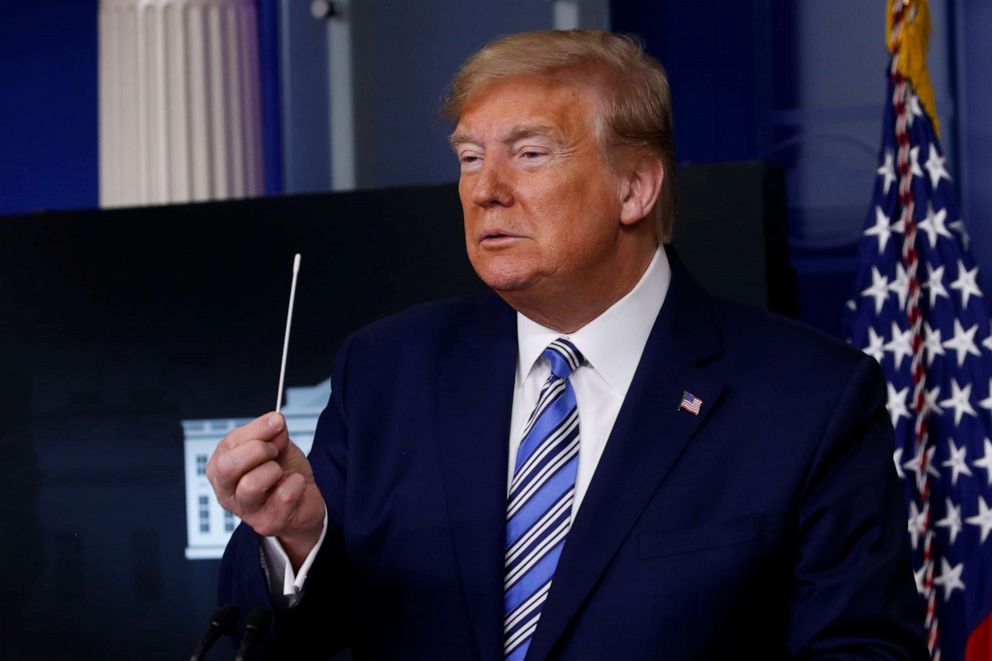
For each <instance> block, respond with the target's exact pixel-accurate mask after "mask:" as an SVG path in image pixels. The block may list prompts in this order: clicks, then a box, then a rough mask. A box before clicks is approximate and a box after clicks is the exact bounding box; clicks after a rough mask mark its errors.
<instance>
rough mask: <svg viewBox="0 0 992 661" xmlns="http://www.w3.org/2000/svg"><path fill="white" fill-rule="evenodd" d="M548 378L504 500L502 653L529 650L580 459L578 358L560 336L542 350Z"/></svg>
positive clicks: (519, 655) (516, 655) (567, 520)
mask: <svg viewBox="0 0 992 661" xmlns="http://www.w3.org/2000/svg"><path fill="white" fill-rule="evenodd" d="M543 355H544V357H545V358H547V359H548V361H549V362H550V363H551V376H549V377H548V380H547V382H546V383H545V384H544V387H543V388H542V389H541V394H540V396H539V397H538V398H537V406H536V407H534V412H533V413H531V415H530V418H529V419H528V420H527V425H526V426H525V427H524V433H523V440H522V441H521V442H520V447H519V449H518V450H517V460H516V463H515V465H514V469H513V479H512V481H511V482H510V494H509V496H508V497H507V503H506V555H505V556H504V565H505V568H506V574H505V578H504V583H503V654H504V656H505V657H506V659H508V660H512V661H519V660H520V659H523V658H524V656H526V654H527V648H528V647H530V641H531V638H532V637H533V635H534V631H535V630H536V629H537V621H538V619H540V617H541V609H542V608H543V607H544V602H545V601H547V599H548V591H549V590H550V589H551V579H552V577H553V576H554V573H555V566H556V565H557V564H558V557H559V556H560V555H561V551H562V548H564V546H565V536H566V535H567V534H568V529H569V527H570V526H571V523H572V500H573V498H574V496H575V473H576V469H577V468H578V465H579V413H578V409H577V408H576V405H575V392H574V391H573V390H572V384H571V383H569V381H568V377H569V376H570V375H571V374H572V372H573V371H574V370H575V369H576V368H577V367H578V366H579V365H581V364H582V362H583V358H582V354H581V353H579V350H578V349H576V348H575V346H574V345H573V344H572V343H571V342H569V341H568V340H566V339H563V338H559V339H557V340H555V341H554V342H552V343H551V344H549V345H548V348H547V349H545V350H544V354H543Z"/></svg>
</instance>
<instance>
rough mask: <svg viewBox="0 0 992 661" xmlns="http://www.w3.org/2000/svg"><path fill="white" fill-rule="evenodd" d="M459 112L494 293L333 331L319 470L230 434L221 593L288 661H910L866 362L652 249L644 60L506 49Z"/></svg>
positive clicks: (657, 153)
mask: <svg viewBox="0 0 992 661" xmlns="http://www.w3.org/2000/svg"><path fill="white" fill-rule="evenodd" d="M447 110H448V112H449V114H450V115H451V116H452V118H453V119H454V121H455V122H456V124H457V125H456V127H455V130H454V132H453V134H452V136H451V142H452V146H453V148H454V150H455V153H456V155H457V156H458V159H459V162H460V167H461V175H460V180H459V194H460V196H461V201H462V206H463V210H464V220H465V239H466V246H467V250H468V254H469V258H470V260H471V262H472V265H473V267H474V268H475V270H476V271H477V272H478V274H479V276H480V277H481V278H482V279H483V280H484V281H485V282H486V284H487V285H489V286H490V287H491V288H492V289H493V290H494V292H495V294H496V295H489V296H483V297H476V298H469V299H464V300H459V301H454V302H446V303H437V304H432V305H426V306H422V307H419V308H416V309H413V310H410V311H408V312H406V313H403V314H400V315H398V316H396V317H393V318H390V319H387V320H384V321H382V322H379V323H377V324H374V325H373V326H371V327H369V328H366V329H365V330H363V331H361V332H359V333H357V334H356V335H354V336H353V337H352V338H350V339H349V340H348V341H347V342H346V343H345V345H344V346H343V348H342V349H341V352H340V354H339V357H338V360H337V362H336V366H335V370H334V374H333V380H332V383H333V384H334V394H333V396H332V400H331V402H330V404H329V405H328V407H327V409H326V410H325V411H324V413H323V414H322V416H321V419H320V422H319V425H318V430H317V435H316V438H315V441H314V446H313V450H312V452H311V455H310V457H309V462H308V461H307V459H306V458H304V457H303V455H302V454H301V453H300V452H299V450H297V449H296V448H295V446H293V445H292V443H291V442H290V440H289V439H288V437H287V435H286V432H285V423H284V422H283V420H282V419H281V417H280V416H278V415H277V414H269V415H266V416H263V417H261V418H259V419H257V420H256V421H254V422H252V423H249V424H248V425H246V426H245V427H242V428H240V429H237V430H235V431H233V432H231V434H229V435H228V437H226V438H225V439H224V440H223V441H222V442H221V444H220V445H219V446H218V449H217V452H216V453H215V454H214V456H213V457H212V458H211V461H210V464H209V466H208V476H209V477H210V479H211V482H212V483H213V485H214V487H215V490H216V492H217V495H218V498H219V500H220V502H221V504H222V505H223V506H224V507H225V508H227V509H229V510H231V511H233V512H234V513H235V514H237V515H238V516H240V517H241V518H242V519H243V520H244V522H245V524H247V525H242V526H241V527H240V528H239V529H238V531H237V532H236V533H235V537H234V539H233V540H232V543H231V545H230V546H229V547H228V551H227V553H226V555H225V561H224V566H223V575H222V599H223V600H225V601H235V602H237V603H240V604H241V605H242V606H243V607H245V608H247V607H249V606H250V605H251V604H254V603H263V604H269V603H271V604H272V605H273V606H274V607H275V610H276V612H277V617H276V623H275V628H274V640H273V645H274V649H276V650H278V652H277V653H278V654H280V655H282V656H285V657H286V658H296V657H305V656H317V657H320V656H329V655H330V654H332V653H333V652H334V651H335V650H337V649H340V648H343V647H346V646H351V647H353V649H354V650H355V655H356V656H357V657H360V658H431V659H442V658H443V659H449V658H450V659H472V658H481V659H497V658H503V657H505V658H509V659H521V658H523V657H524V656H526V658H527V659H544V658H562V659H585V658H590V659H598V658H621V659H656V658H671V659H683V658H730V657H731V655H736V656H739V655H740V654H742V653H744V654H746V653H747V652H751V651H754V652H756V653H758V654H759V655H760V656H761V658H782V657H790V658H799V657H802V658H806V657H817V658H820V657H822V658H828V657H829V658H872V659H877V658H886V659H890V658H891V659H904V658H925V657H926V652H925V648H924V647H923V646H922V643H921V642H920V641H921V635H922V617H921V614H920V612H919V610H918V608H917V606H918V604H917V601H916V597H915V593H914V590H913V582H912V576H911V572H910V565H909V554H908V549H907V544H906V540H905V519H904V518H903V516H904V514H903V506H902V502H901V493H900V491H899V487H898V485H897V482H896V477H895V474H894V472H893V468H892V464H891V455H890V453H891V429H890V428H889V423H888V417H887V415H886V413H885V410H884V407H883V403H884V399H885V398H884V388H883V382H882V379H881V376H880V374H879V371H878V369H877V365H875V363H874V362H872V361H871V360H870V359H869V358H867V357H865V356H863V355H861V354H860V353H858V352H856V351H854V350H852V349H850V348H848V347H846V346H844V345H842V344H840V343H838V342H835V341H832V340H829V339H827V338H824V337H822V336H820V335H818V334H816V333H814V332H811V331H809V330H806V329H804V328H801V327H799V326H798V325H796V324H794V323H791V322H789V321H786V320H783V319H778V318H774V317H772V316H770V315H767V314H765V313H762V312H758V311H754V310H749V309H746V308H742V307H739V306H735V305H731V304H727V303H721V302H717V301H714V300H711V299H710V298H708V297H707V296H706V294H705V293H703V292H702V291H701V290H699V289H698V287H697V286H696V285H695V284H694V283H693V282H692V280H691V278H690V277H689V275H688V274H687V273H686V272H685V270H684V269H683V268H682V267H681V266H680V265H679V263H678V260H677V258H675V257H674V254H673V253H671V252H669V251H666V250H665V249H663V248H660V247H659V245H660V243H664V242H666V241H667V240H668V238H669V236H670V233H671V225H672V216H673V211H674V191H675V188H674V181H673V179H674V177H673V174H674V163H673V161H674V158H673V148H672V133H671V121H670V116H671V111H670V100H669V95H668V86H667V82H666V80H665V77H664V73H663V71H662V69H661V67H660V65H658V63H657V62H656V61H654V60H653V59H652V58H650V57H649V56H647V55H646V54H645V53H644V52H643V51H642V50H641V48H640V47H639V46H638V45H637V44H636V43H635V42H634V41H632V40H630V39H626V38H623V37H619V36H615V35H611V34H608V33H602V32H595V31H569V32H556V31H544V32H535V33H528V34H521V35H514V36H511V37H508V38H505V39H502V40H500V41H498V42H496V43H494V44H490V45H489V46H487V47H486V48H484V49H482V50H481V51H480V52H479V53H477V54H475V55H474V56H473V57H472V58H470V59H469V60H468V62H466V64H465V65H464V66H463V67H462V69H461V71H460V72H459V73H458V75H457V76H456V78H455V80H454V82H453V84H452V87H451V93H450V96H449V100H448V106H447ZM500 299H501V300H500ZM507 304H509V305H507ZM535 402H536V403H537V405H536V406H535ZM532 411H533V413H532ZM252 529H253V530H252ZM260 536H262V537H260Z"/></svg>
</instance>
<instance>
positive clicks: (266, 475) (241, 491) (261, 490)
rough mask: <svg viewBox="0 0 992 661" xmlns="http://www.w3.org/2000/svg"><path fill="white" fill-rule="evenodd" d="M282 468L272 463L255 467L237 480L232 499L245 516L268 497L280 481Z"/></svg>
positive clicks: (262, 503) (257, 507)
mask: <svg viewBox="0 0 992 661" xmlns="http://www.w3.org/2000/svg"><path fill="white" fill-rule="evenodd" d="M282 475H283V473H282V467H280V466H279V464H277V463H276V462H274V461H267V462H265V463H264V464H261V465H259V466H256V467H255V468H253V469H251V470H250V471H248V472H247V473H245V474H244V476H242V478H241V479H240V480H238V486H237V488H236V489H235V491H234V499H235V501H236V502H237V503H238V507H239V508H241V509H242V511H244V512H245V513H247V514H251V513H253V512H255V511H257V510H258V509H259V508H261V507H262V506H263V505H264V504H265V501H266V500H267V499H268V497H269V492H270V491H272V488H273V487H274V486H275V485H276V484H277V483H278V482H279V480H281V479H282Z"/></svg>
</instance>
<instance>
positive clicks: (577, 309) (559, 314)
mask: <svg viewBox="0 0 992 661" xmlns="http://www.w3.org/2000/svg"><path fill="white" fill-rule="evenodd" d="M656 248H657V246H656V245H651V244H647V243H646V244H644V247H643V248H641V249H639V250H638V251H637V252H636V253H635V254H634V255H633V256H632V257H631V258H630V259H628V260H624V262H623V263H622V265H621V266H620V267H619V269H620V272H619V273H614V274H612V275H613V276H614V277H613V278H609V279H608V278H601V279H594V280H593V283H592V284H591V285H590V286H588V287H585V288H582V289H581V290H580V289H577V288H565V289H564V290H563V291H560V292H551V293H549V294H547V295H545V296H542V297H541V298H540V300H534V298H533V297H531V296H526V295H521V292H497V293H498V294H499V295H500V296H501V297H502V298H503V300H505V301H506V302H507V303H509V304H510V305H511V306H512V307H513V308H514V309H515V310H516V311H517V312H519V313H521V314H522V315H524V316H525V317H527V318H528V319H530V320H532V321H534V322H536V323H538V324H540V325H542V326H544V327H546V328H550V329H552V330H554V331H557V332H559V333H564V334H568V333H574V332H576V331H578V330H579V329H581V328H582V327H583V326H585V325H586V324H588V323H589V322H590V321H592V320H593V319H595V318H597V317H598V316H599V315H601V314H603V313H604V312H606V310H608V309H609V308H610V307H611V306H612V305H613V304H614V303H616V302H617V301H619V300H620V299H621V298H623V297H624V296H626V295H627V294H629V293H630V291H631V290H632V289H633V288H634V287H635V286H636V285H637V283H638V282H639V281H640V279H641V277H642V276H643V275H644V272H645V271H647V268H648V266H649V265H650V264H651V260H652V258H653V257H654V253H655V250H656Z"/></svg>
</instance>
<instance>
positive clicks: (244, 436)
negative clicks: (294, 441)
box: [218, 412, 289, 449]
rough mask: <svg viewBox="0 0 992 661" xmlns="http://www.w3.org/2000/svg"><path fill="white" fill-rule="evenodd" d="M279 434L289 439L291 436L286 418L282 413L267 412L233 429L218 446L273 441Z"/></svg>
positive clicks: (229, 446)
mask: <svg viewBox="0 0 992 661" xmlns="http://www.w3.org/2000/svg"><path fill="white" fill-rule="evenodd" d="M279 436H286V438H287V440H288V438H289V437H288V434H286V419H285V418H283V416H282V414H281V413H275V412H273V413H266V414H265V415H262V416H259V417H257V418H255V419H254V420H252V421H251V422H249V423H248V424H245V425H242V426H241V427H238V428H237V429H234V430H232V431H231V432H230V433H228V434H227V436H225V437H224V438H223V439H221V442H220V444H218V447H221V448H224V449H230V448H236V447H238V446H239V445H241V444H243V443H247V442H248V441H251V440H261V441H273V440H275V439H276V438H278V437H279ZM283 445H285V442H283Z"/></svg>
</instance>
